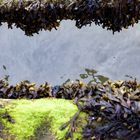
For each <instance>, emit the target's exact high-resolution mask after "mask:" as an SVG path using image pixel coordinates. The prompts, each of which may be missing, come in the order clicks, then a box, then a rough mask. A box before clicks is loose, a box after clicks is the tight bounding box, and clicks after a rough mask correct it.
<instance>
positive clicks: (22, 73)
mask: <svg viewBox="0 0 140 140" xmlns="http://www.w3.org/2000/svg"><path fill="white" fill-rule="evenodd" d="M0 29H1V30H0V38H1V40H0V67H1V68H0V76H3V75H5V74H6V75H10V77H9V80H10V82H11V83H13V84H14V83H16V82H19V81H21V80H25V79H28V80H30V81H35V82H37V83H39V84H40V83H43V82H44V81H46V80H47V81H48V82H49V83H51V84H54V85H56V84H59V83H62V82H64V81H65V80H67V79H68V78H70V79H77V78H79V74H80V73H83V72H84V69H85V68H89V69H92V68H94V69H96V70H98V75H100V74H101V75H105V76H106V77H109V78H111V79H115V80H116V79H124V78H125V75H131V76H133V77H137V78H138V79H140V71H139V66H140V55H139V54H140V39H139V37H140V26H139V24H138V25H136V26H135V27H134V28H131V29H129V30H123V31H122V32H121V33H115V35H112V32H110V31H106V30H103V29H102V28H101V27H98V26H94V25H92V26H91V27H84V28H82V29H81V30H79V29H77V28H76V27H75V26H74V23H72V22H70V21H64V22H62V25H61V26H60V28H59V29H58V30H57V31H56V30H53V31H52V32H40V34H39V35H35V36H34V37H27V36H25V35H24V32H22V31H21V30H20V29H16V28H14V29H13V30H10V29H9V30H8V29H7V26H5V25H3V26H1V27H0ZM3 65H5V66H6V67H7V70H6V71H5V70H4V69H3V68H2V67H3ZM85 76H86V75H85Z"/></svg>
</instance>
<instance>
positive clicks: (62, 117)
mask: <svg viewBox="0 0 140 140" xmlns="http://www.w3.org/2000/svg"><path fill="white" fill-rule="evenodd" d="M4 111H7V112H8V114H9V115H10V116H11V117H12V119H13V120H14V121H15V123H11V122H8V121H7V120H6V119H3V123H4V126H5V129H6V130H5V133H7V130H8V133H7V134H8V135H9V137H11V136H12V135H13V136H15V139H16V140H25V139H29V138H31V137H34V135H35V133H36V130H37V129H38V128H39V127H41V126H42V124H43V123H44V122H46V120H47V122H48V126H49V127H48V129H50V130H48V131H51V132H52V134H54V135H55V139H62V138H63V137H64V136H65V133H66V131H67V129H66V130H64V131H60V130H59V127H60V126H61V125H62V124H63V123H65V122H67V121H69V119H70V118H71V117H72V116H73V115H74V114H75V112H77V107H76V106H75V105H74V104H73V103H72V101H69V100H64V99H53V98H49V99H38V100H26V99H22V100H12V101H10V103H9V104H8V105H6V107H5V108H3V109H1V114H2V113H3V112H4ZM44 124H45V123H44ZM13 136H12V137H13ZM8 139H10V138H8Z"/></svg>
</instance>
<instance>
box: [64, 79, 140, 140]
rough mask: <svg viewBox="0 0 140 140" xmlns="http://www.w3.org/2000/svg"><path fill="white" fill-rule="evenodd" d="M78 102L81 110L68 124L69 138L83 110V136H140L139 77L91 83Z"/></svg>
mask: <svg viewBox="0 0 140 140" xmlns="http://www.w3.org/2000/svg"><path fill="white" fill-rule="evenodd" d="M75 103H76V104H77V107H78V109H79V111H78V112H77V113H76V114H75V115H74V116H73V118H72V119H71V121H69V122H68V123H67V125H66V126H65V127H69V131H68V132H67V134H66V138H69V137H72V136H73V133H74V132H75V131H76V125H77V120H78V116H79V114H80V112H84V113H86V118H85V120H86V124H85V125H84V127H83V128H82V137H83V138H82V139H85V140H87V139H88V140H91V139H94V140H108V139H111V140H114V139H117V140H130V139H131V140H139V138H140V84H138V83H137V82H136V80H134V81H117V82H110V81H108V82H106V83H104V84H96V85H90V90H89V91H88V92H85V93H84V95H83V97H82V98H76V101H75ZM70 128H73V129H70Z"/></svg>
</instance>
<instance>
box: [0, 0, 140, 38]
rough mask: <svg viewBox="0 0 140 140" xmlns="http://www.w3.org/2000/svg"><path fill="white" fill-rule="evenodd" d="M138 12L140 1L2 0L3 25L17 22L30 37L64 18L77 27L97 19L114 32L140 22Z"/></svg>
mask: <svg viewBox="0 0 140 140" xmlns="http://www.w3.org/2000/svg"><path fill="white" fill-rule="evenodd" d="M139 11H140V1H139V0H123V1H122V0H75V1H63V0H60V1H46V0H35V1H31V0H28V1H26V0H25V1H23V0H17V1H8V2H7V1H6V0H3V1H2V2H1V3H0V25H2V23H3V22H7V23H8V27H9V28H12V25H15V26H16V27H17V28H21V29H22V30H23V31H25V34H26V35H28V36H31V35H33V34H34V33H39V31H40V30H48V31H51V30H52V29H57V27H59V26H60V22H61V21H62V20H67V19H70V20H75V21H76V23H75V25H76V26H77V27H78V28H82V27H83V26H86V25H91V24H92V23H93V22H94V23H95V24H96V25H100V26H102V28H106V29H107V30H111V31H112V32H113V33H114V32H116V31H118V32H120V31H121V30H122V29H123V28H128V27H129V26H133V25H134V24H135V23H138V21H139V19H140V12H139Z"/></svg>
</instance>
